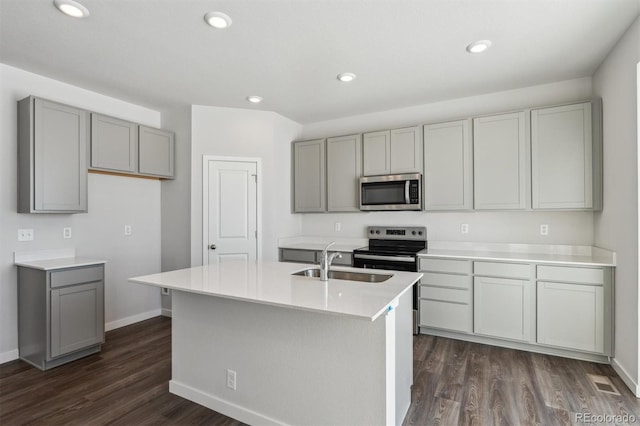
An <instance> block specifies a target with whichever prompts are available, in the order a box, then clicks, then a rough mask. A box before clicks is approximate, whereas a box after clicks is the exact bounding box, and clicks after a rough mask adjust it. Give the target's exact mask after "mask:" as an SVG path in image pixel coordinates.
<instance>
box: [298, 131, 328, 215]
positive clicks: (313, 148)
mask: <svg viewBox="0 0 640 426" xmlns="http://www.w3.org/2000/svg"><path fill="white" fill-rule="evenodd" d="M325 156H326V151H325V140H324V139H318V140H313V141H305V142H294V143H293V173H294V176H293V186H294V189H293V192H294V193H293V200H294V207H293V210H294V212H296V213H307V212H324V211H325V210H326V205H327V203H326V199H327V194H326V170H325Z"/></svg>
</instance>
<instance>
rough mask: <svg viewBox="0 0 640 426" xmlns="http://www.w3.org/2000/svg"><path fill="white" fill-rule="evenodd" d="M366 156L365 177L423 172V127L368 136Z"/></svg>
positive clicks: (363, 169) (375, 133) (363, 149)
mask: <svg viewBox="0 0 640 426" xmlns="http://www.w3.org/2000/svg"><path fill="white" fill-rule="evenodd" d="M362 157H363V166H362V172H363V173H362V174H363V175H364V176H376V175H387V174H396V173H422V133H421V128H420V127H407V128H404V129H395V130H385V131H381V132H371V133H365V134H364V137H363V142H362Z"/></svg>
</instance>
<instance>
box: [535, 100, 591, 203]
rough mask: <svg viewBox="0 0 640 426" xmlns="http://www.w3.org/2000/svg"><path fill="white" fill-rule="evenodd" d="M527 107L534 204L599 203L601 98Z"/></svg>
mask: <svg viewBox="0 0 640 426" xmlns="http://www.w3.org/2000/svg"><path fill="white" fill-rule="evenodd" d="M593 106H594V107H595V108H592V103H591V102H585V103H580V104H575V105H564V106H558V107H552V108H542V109H534V110H532V111H531V166H532V170H531V174H532V182H531V185H532V207H533V208H534V209H571V210H576V209H585V210H592V209H593V210H597V209H600V208H601V195H600V194H601V169H602V166H601V161H602V159H601V145H600V143H601V139H600V132H599V130H598V129H599V123H600V114H599V111H600V109H599V102H594V103H593Z"/></svg>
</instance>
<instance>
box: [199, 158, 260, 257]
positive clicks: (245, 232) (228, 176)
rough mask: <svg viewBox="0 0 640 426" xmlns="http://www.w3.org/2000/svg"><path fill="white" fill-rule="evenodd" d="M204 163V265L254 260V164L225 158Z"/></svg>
mask: <svg viewBox="0 0 640 426" xmlns="http://www.w3.org/2000/svg"><path fill="white" fill-rule="evenodd" d="M205 163H206V164H205V166H206V167H207V169H206V170H208V181H207V182H206V183H205V184H207V187H208V188H207V190H206V191H205V195H206V199H205V200H204V202H205V203H206V206H205V207H207V208H205V214H206V216H205V217H204V218H203V219H204V221H205V228H206V231H205V235H204V240H205V241H204V243H205V247H204V250H205V251H204V256H203V260H204V262H205V264H207V263H208V264H217V263H221V262H224V261H227V260H256V259H257V252H258V239H257V222H258V221H257V218H258V209H257V175H258V164H257V163H256V162H252V161H246V162H245V161H226V160H207V161H206V162H205Z"/></svg>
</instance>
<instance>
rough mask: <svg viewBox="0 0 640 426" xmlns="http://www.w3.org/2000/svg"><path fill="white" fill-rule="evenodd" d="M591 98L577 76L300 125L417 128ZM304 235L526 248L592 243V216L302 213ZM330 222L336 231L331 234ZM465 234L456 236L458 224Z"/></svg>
mask: <svg viewBox="0 0 640 426" xmlns="http://www.w3.org/2000/svg"><path fill="white" fill-rule="evenodd" d="M588 99H591V78H588V77H587V78H580V79H575V80H568V81H562V82H557V83H552V84H546V85H541V86H535V87H528V88H522V89H516V90H510V91H505V92H498V93H491V94H487V95H480V96H474V97H469V98H462V99H454V100H450V101H444V102H438V103H432V104H426V105H419V106H415V107H411V108H403V109H396V110H390V111H383V112H378V113H372V114H366V115H358V116H352V117H346V118H340V119H337V120H330V121H324V122H318V123H311V124H307V125H304V126H303V128H302V137H301V139H313V138H317V137H328V136H339V135H345V134H350V133H356V132H368V131H375V130H383V129H392V128H398V127H406V126H415V125H419V124H428V123H437V122H441V121H448V120H454V119H459V118H468V117H473V116H477V115H484V114H492V113H500V112H507V111H513V110H518V109H522V108H529V107H539V106H547V105H554V104H562V103H568V102H573V101H581V100H588ZM301 216H302V233H303V234H304V235H323V236H336V237H366V235H365V227H366V226H368V225H389V224H390V225H410V224H411V225H412V224H415V225H425V226H427V232H428V236H429V239H430V240H432V241H479V242H510V243H529V244H576V245H591V244H592V243H593V213H590V212H512V213H508V212H464V213H451V212H446V213H432V212H429V213H424V212H392V213H388V212H371V213H351V214H306V215H301ZM335 222H340V223H341V225H342V226H341V231H340V232H339V233H337V232H335V231H334V224H335ZM461 223H467V224H469V233H468V234H461V233H460V224H461ZM541 224H548V225H549V235H548V236H541V235H540V225H541Z"/></svg>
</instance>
